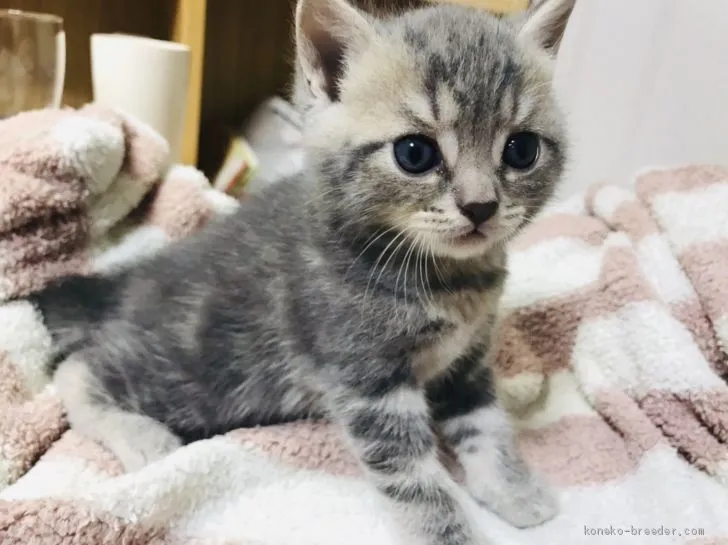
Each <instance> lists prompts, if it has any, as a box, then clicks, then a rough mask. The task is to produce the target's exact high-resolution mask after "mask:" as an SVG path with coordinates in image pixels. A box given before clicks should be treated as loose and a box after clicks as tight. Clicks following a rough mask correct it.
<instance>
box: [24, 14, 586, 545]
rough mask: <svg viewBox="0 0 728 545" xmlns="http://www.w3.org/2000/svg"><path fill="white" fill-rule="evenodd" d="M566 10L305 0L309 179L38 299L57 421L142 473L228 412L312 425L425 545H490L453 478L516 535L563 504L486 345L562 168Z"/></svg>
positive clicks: (300, 43)
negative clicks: (509, 249)
mask: <svg viewBox="0 0 728 545" xmlns="http://www.w3.org/2000/svg"><path fill="white" fill-rule="evenodd" d="M572 7H573V0H571V1H570V0H544V1H542V2H541V3H540V4H538V5H537V6H534V7H533V8H532V9H531V11H530V12H529V13H528V14H527V16H526V17H525V18H524V19H523V20H522V21H520V22H518V23H514V22H512V21H509V20H504V19H499V18H496V17H494V16H492V15H489V14H486V13H485V12H481V11H477V10H475V9H467V8H462V7H455V6H435V7H428V8H424V9H419V10H415V11H411V12H408V13H405V14H403V15H400V16H396V17H391V18H387V19H374V18H373V17H371V16H369V15H367V14H364V13H362V12H360V11H359V10H357V9H355V8H354V7H352V6H350V5H349V4H347V3H346V2H345V1H344V0H299V2H298V6H297V11H296V39H297V65H298V66H297V72H298V77H299V84H298V87H297V92H296V95H297V100H298V104H299V106H300V107H301V110H302V111H303V112H305V115H304V117H305V129H304V130H305V143H306V157H307V164H306V168H305V172H304V173H303V174H302V175H301V176H300V178H299V179H295V180H290V181H288V182H283V183H280V184H278V185H274V186H272V187H270V188H269V189H268V190H267V191H266V192H264V193H263V194H261V195H260V196H258V197H255V198H254V199H253V200H251V201H248V202H246V203H244V204H243V205H242V209H241V210H240V211H239V212H238V213H237V214H236V215H235V216H234V217H231V218H227V219H225V220H222V221H219V222H215V223H213V224H211V225H209V226H208V227H207V228H206V229H204V230H203V231H202V232H201V233H199V234H198V235H197V236H194V237H192V238H190V239H188V240H186V241H184V242H182V243H180V244H178V245H174V246H172V247H170V248H168V249H166V250H164V251H162V253H161V254H159V255H157V256H155V257H153V258H151V259H149V260H148V261H146V262H144V263H142V264H140V265H138V266H136V267H134V268H131V269H128V270H123V271H118V272H116V273H113V274H112V275H110V276H107V277H92V278H81V277H73V278H69V279H66V280H64V281H62V282H60V283H59V284H57V285H55V286H52V287H50V288H48V289H47V290H46V291H44V292H42V293H40V294H39V295H38V296H36V297H35V301H36V303H37V305H38V306H39V308H40V309H41V310H42V311H43V313H44V316H45V319H46V322H47V324H48V326H49V328H50V330H51V331H52V333H53V337H54V342H55V347H56V357H55V360H54V362H53V365H54V369H55V379H54V380H55V385H56V386H57V389H58V392H59V394H60V396H61V398H62V399H63V402H64V403H65V406H66V408H67V411H68V418H69V421H70V423H71V425H72V426H73V427H74V428H75V429H76V430H78V431H79V432H80V433H83V434H85V435H86V436H88V437H90V438H92V439H94V440H96V441H98V442H100V443H101V444H103V445H105V446H106V447H108V448H109V449H110V450H111V451H112V452H113V453H114V454H115V455H116V456H117V457H118V458H119V459H120V460H121V461H122V462H123V464H124V465H125V467H126V468H127V469H129V470H133V469H135V468H139V467H140V466H143V465H145V464H148V463H150V462H152V461H154V460H156V459H159V458H160V457H162V456H164V455H166V454H168V453H169V452H171V451H173V450H174V449H176V448H177V447H178V446H180V445H181V444H183V443H185V442H189V441H192V440H195V439H199V438H204V437H210V436H212V435H214V434H218V433H222V432H225V431H227V430H230V429H233V428H236V427H240V426H254V425H263V424H271V423H275V422H283V421H288V420H293V419H298V418H302V417H326V418H329V419H331V420H332V421H334V422H336V423H338V424H339V425H340V426H341V427H342V429H343V430H344V432H345V435H346V437H347V438H348V441H349V442H350V445H351V447H352V449H353V451H354V452H355V453H356V454H357V455H358V457H359V459H360V461H361V463H362V465H363V467H364V468H365V469H366V470H367V472H368V474H369V475H370V477H371V481H372V482H373V483H374V485H376V487H377V488H378V489H379V490H380V491H381V494H382V495H383V496H382V497H384V498H387V499H388V500H389V502H390V503H391V504H392V505H393V506H395V507H396V508H397V509H398V511H396V512H397V513H399V514H401V515H405V516H406V517H407V518H408V520H409V523H410V524H411V526H410V528H411V529H412V531H413V532H414V534H415V535H416V536H417V539H418V542H419V543H425V544H427V545H436V544H437V545H483V544H485V543H486V542H487V541H486V539H485V538H484V537H483V535H482V534H481V533H480V532H481V531H480V530H479V529H478V523H477V521H476V517H477V512H474V511H473V510H472V507H473V506H475V505H476V503H475V502H473V501H472V499H471V498H470V497H468V496H467V493H469V494H470V496H471V497H472V498H474V499H475V500H477V502H478V503H480V504H482V505H484V506H487V507H488V508H490V509H491V510H493V511H494V512H495V513H497V514H499V515H500V516H502V517H503V518H504V519H506V520H508V521H510V523H512V524H513V525H516V526H519V527H525V526H529V525H535V524H539V523H541V522H543V521H545V520H547V519H549V518H550V517H552V516H554V515H555V513H556V510H557V508H556V504H555V501H554V499H553V498H552V496H551V495H550V493H549V492H548V491H547V490H546V489H545V488H544V487H543V486H542V485H541V484H540V483H539V481H538V479H537V478H536V477H534V476H533V475H532V474H531V473H530V472H529V470H528V468H527V467H526V465H525V463H524V462H523V461H522V459H521V458H520V457H519V454H518V453H517V451H516V448H515V445H514V435H513V432H512V430H511V428H510V426H509V423H508V420H507V417H506V415H505V413H504V412H503V410H502V409H501V408H500V407H499V405H498V403H497V401H496V399H495V397H494V395H493V389H492V384H491V373H490V371H489V369H488V367H487V365H486V362H485V359H486V358H485V356H486V353H487V351H488V346H489V342H490V339H489V336H490V331H491V327H492V323H493V317H494V314H495V311H496V305H497V301H498V298H499V295H500V293H501V288H502V285H503V281H504V277H505V274H506V258H505V253H504V243H505V242H506V241H507V240H508V239H509V238H510V237H512V236H513V235H514V234H515V233H516V232H517V231H518V230H519V228H520V227H521V226H523V225H524V224H525V223H526V222H527V221H528V220H529V218H531V217H532V216H533V215H534V214H535V213H536V212H537V211H538V210H539V209H540V208H541V207H542V205H543V204H544V202H545V201H546V200H547V198H548V197H549V196H550V195H551V194H552V192H553V190H554V186H555V184H556V183H557V181H558V180H559V178H560V176H561V174H562V169H563V165H564V162H565V152H566V149H565V141H564V140H565V137H564V131H563V128H562V118H561V115H560V113H559V111H558V109H557V106H556V104H555V101H554V98H553V96H552V92H551V65H552V56H553V53H554V51H555V48H556V45H557V44H558V43H559V40H560V38H561V31H562V30H563V28H564V23H565V21H566V19H567V18H568V16H569V14H570V12H571V8H572ZM438 436H440V437H443V438H444V439H445V441H446V442H447V445H448V449H449V450H450V451H454V452H455V453H456V454H457V456H458V458H459V461H460V464H461V465H462V468H463V469H464V486H460V485H458V484H456V482H455V481H454V479H453V477H452V476H451V475H450V474H449V473H448V471H447V470H446V469H445V468H444V467H443V465H442V463H441V462H440V459H439V457H438V447H437V441H436V437H438ZM403 528H404V527H403Z"/></svg>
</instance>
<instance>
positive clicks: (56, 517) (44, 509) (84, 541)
mask: <svg viewBox="0 0 728 545" xmlns="http://www.w3.org/2000/svg"><path fill="white" fill-rule="evenodd" d="M0 543H2V545H30V544H38V545H40V544H42V545H173V544H178V543H179V541H176V540H172V539H170V538H169V537H168V536H167V531H166V530H164V529H155V528H151V527H148V526H147V525H145V524H144V523H143V522H141V523H137V524H134V523H130V522H126V521H124V520H122V519H120V518H117V517H114V516H113V515H110V514H105V513H100V512H96V511H95V510H94V509H93V508H92V507H91V506H90V505H87V504H85V503H83V502H80V501H77V502H72V501H64V500H55V499H38V500H24V501H22V500H21V501H12V502H9V501H2V500H0Z"/></svg>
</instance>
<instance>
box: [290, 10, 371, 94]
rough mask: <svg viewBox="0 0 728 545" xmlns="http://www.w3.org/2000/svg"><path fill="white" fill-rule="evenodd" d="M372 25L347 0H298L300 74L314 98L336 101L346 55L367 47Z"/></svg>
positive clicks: (297, 24)
mask: <svg viewBox="0 0 728 545" xmlns="http://www.w3.org/2000/svg"><path fill="white" fill-rule="evenodd" d="M373 35H374V29H373V27H372V25H371V23H370V22H369V21H368V20H367V18H366V16H365V15H364V14H362V13H361V12H360V11H359V10H358V9H356V8H355V7H353V6H351V5H350V4H348V3H347V2H346V0H298V4H297V6H296V56H297V64H298V69H299V77H302V78H303V79H304V81H302V82H298V83H297V84H298V85H303V86H305V87H306V88H307V90H308V92H309V93H310V94H311V95H312V96H313V98H314V99H318V100H321V99H324V100H329V101H332V102H333V101H335V100H337V99H338V95H339V84H340V82H341V78H342V76H343V74H344V70H345V68H346V65H345V57H346V56H347V55H348V54H349V53H351V52H353V51H356V50H358V49H361V48H364V47H366V45H367V43H369V42H370V41H371V40H372V39H373Z"/></svg>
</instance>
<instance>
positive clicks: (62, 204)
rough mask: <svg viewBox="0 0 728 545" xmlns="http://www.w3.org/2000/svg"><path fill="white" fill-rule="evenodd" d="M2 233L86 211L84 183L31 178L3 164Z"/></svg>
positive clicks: (0, 176) (0, 190) (0, 169)
mask: <svg viewBox="0 0 728 545" xmlns="http://www.w3.org/2000/svg"><path fill="white" fill-rule="evenodd" d="M0 179H2V183H1V184H0V234H2V233H7V232H11V231H12V230H13V229H18V228H21V227H23V226H25V225H28V224H35V223H37V222H39V221H40V222H43V221H48V220H49V219H50V218H52V217H54V216H57V215H60V216H66V215H71V216H74V215H81V214H83V213H84V212H85V209H86V205H85V203H84V196H85V191H84V189H83V187H82V185H81V184H80V183H71V184H64V183H56V182H54V181H53V180H45V179H39V178H36V177H33V176H28V175H26V174H22V173H20V172H16V171H14V170H13V169H10V168H7V167H6V166H4V165H1V164H0Z"/></svg>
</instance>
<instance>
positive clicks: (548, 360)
mask: <svg viewBox="0 0 728 545" xmlns="http://www.w3.org/2000/svg"><path fill="white" fill-rule="evenodd" d="M595 295H596V294H595V291H594V290H593V289H588V290H581V291H579V292H577V293H574V294H571V295H568V296H564V297H559V298H554V299H551V300H549V301H544V302H540V303H537V304H535V305H531V306H528V307H524V308H520V309H517V310H516V311H514V312H512V313H511V314H509V315H508V316H506V318H505V319H504V320H503V323H502V324H501V326H500V329H499V331H498V334H497V335H496V337H495V339H494V343H495V344H494V350H495V353H496V358H495V362H494V370H495V372H496V373H497V375H498V376H499V377H501V378H509V377H514V376H517V375H519V374H521V373H539V374H541V373H542V374H545V375H550V374H552V373H554V372H556V371H559V370H561V369H566V368H568V366H569V360H570V358H571V351H572V349H573V347H574V344H575V342H576V334H577V331H578V328H579V324H580V323H581V321H582V319H583V316H582V312H583V310H584V308H585V307H586V306H587V304H588V303H589V301H590V300H591V299H592V298H593V297H595Z"/></svg>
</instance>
